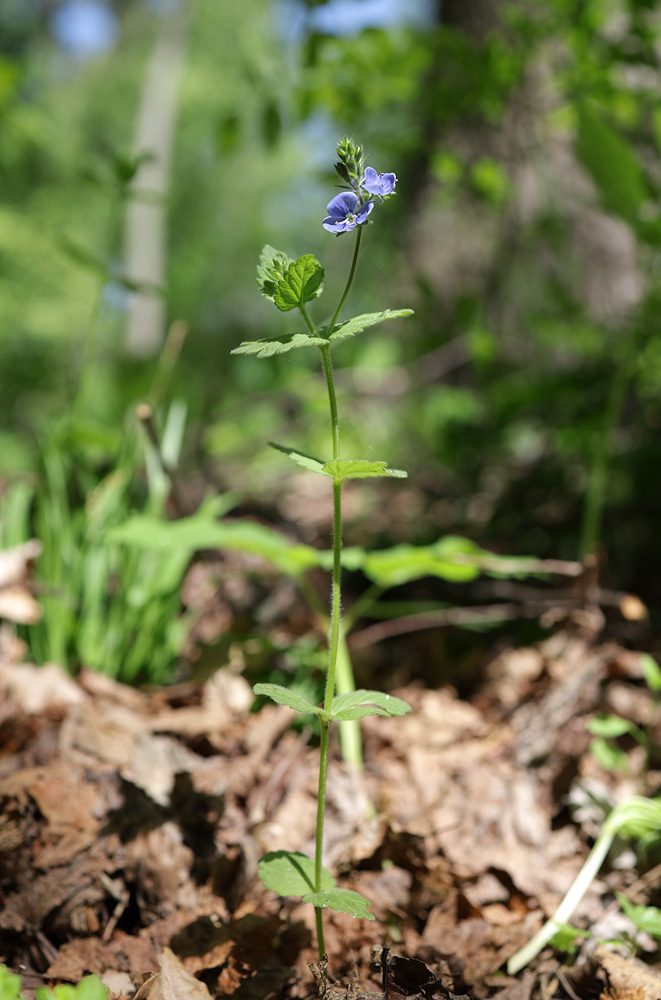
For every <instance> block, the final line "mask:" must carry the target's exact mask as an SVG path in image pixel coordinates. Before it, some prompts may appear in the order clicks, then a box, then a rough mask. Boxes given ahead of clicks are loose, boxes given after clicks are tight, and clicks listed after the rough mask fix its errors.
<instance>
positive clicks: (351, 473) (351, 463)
mask: <svg viewBox="0 0 661 1000" xmlns="http://www.w3.org/2000/svg"><path fill="white" fill-rule="evenodd" d="M320 471H321V472H323V474H324V475H325V476H330V477H331V478H332V479H333V480H334V481H335V482H336V483H337V482H342V480H343V479H376V478H380V477H383V476H386V477H389V478H391V479H406V472H404V470H403V469H389V468H388V465H387V463H386V462H380V461H377V462H372V461H368V460H367V459H362V458H334V459H331V461H330V462H326V464H325V465H324V466H323V468H322V469H321V470H320Z"/></svg>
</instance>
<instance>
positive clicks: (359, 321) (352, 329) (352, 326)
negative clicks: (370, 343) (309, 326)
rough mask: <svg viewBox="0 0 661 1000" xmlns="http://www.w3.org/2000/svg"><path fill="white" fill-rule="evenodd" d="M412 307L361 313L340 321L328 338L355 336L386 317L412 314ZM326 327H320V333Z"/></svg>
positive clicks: (341, 338)
mask: <svg viewBox="0 0 661 1000" xmlns="http://www.w3.org/2000/svg"><path fill="white" fill-rule="evenodd" d="M412 315H413V310H412V309H384V310H383V311H382V312H375V313H363V315H362V316H354V317H353V319H348V320H346V321H345V322H344V323H340V324H339V326H337V327H336V328H335V330H334V332H333V333H332V334H331V335H330V340H344V339H345V338H346V337H355V335H356V334H357V333H361V332H362V331H363V330H367V328H368V327H370V326H376V325H377V323H383V321H384V320H386V319H400V318H401V317H403V316H412ZM327 329H328V328H327V327H325V328H323V327H322V329H321V331H320V332H321V333H324V334H325V333H326V332H327Z"/></svg>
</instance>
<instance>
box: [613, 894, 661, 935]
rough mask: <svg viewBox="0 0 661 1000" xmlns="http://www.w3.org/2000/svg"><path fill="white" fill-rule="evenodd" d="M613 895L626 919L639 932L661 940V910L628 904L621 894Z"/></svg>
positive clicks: (655, 907) (656, 907)
mask: <svg viewBox="0 0 661 1000" xmlns="http://www.w3.org/2000/svg"><path fill="white" fill-rule="evenodd" d="M615 895H616V896H617V900H618V902H619V904H620V906H621V907H622V909H623V910H624V912H625V913H626V915H627V917H628V918H629V920H631V922H632V923H634V924H635V925H636V927H637V928H638V930H639V931H645V933H647V934H651V935H652V937H655V938H661V910H660V909H659V908H658V906H642V905H641V906H637V905H635V904H634V903H631V902H629V900H628V899H627V897H626V896H624V895H623V894H622V893H621V892H616V893H615Z"/></svg>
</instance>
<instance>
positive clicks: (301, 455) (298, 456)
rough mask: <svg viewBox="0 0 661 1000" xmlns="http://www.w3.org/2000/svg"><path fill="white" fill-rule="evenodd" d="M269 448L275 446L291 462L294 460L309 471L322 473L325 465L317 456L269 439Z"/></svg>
mask: <svg viewBox="0 0 661 1000" xmlns="http://www.w3.org/2000/svg"><path fill="white" fill-rule="evenodd" d="M269 444H270V446H271V448H275V449H276V450H277V451H281V452H282V453H283V455H286V456H287V458H291V460H292V462H296V464H297V465H300V466H301V467H302V468H303V469H307V470H308V471H309V472H319V473H321V474H323V472H324V468H325V465H324V463H323V462H321V461H320V460H319V459H318V458H314V457H313V456H312V455H306V454H305V452H304V451H297V450H296V448H287V446H286V445H284V444H276V442H275V441H269Z"/></svg>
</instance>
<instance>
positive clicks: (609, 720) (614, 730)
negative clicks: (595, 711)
mask: <svg viewBox="0 0 661 1000" xmlns="http://www.w3.org/2000/svg"><path fill="white" fill-rule="evenodd" d="M587 728H588V732H589V733H592V735H593V736H602V737H603V738H604V739H617V737H618V736H624V734H625V733H630V732H632V730H634V729H635V728H636V727H635V726H634V724H633V723H632V722H629V721H628V720H627V719H621V718H620V716H619V715H599V716H597V718H596V719H590V721H589V722H588V727H587Z"/></svg>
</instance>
